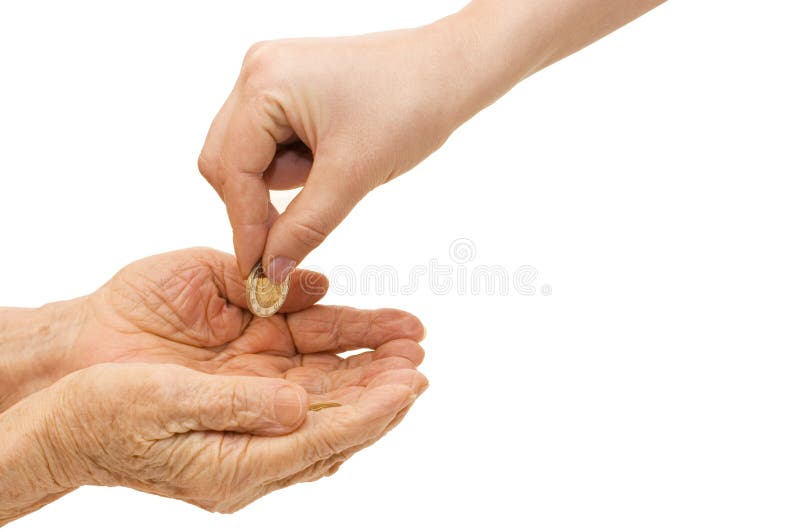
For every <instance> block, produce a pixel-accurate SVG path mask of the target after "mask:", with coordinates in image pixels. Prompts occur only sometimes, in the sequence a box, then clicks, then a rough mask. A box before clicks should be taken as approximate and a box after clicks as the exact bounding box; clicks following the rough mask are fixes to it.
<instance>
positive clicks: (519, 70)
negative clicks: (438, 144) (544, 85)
mask: <svg viewBox="0 0 800 532" xmlns="http://www.w3.org/2000/svg"><path fill="white" fill-rule="evenodd" d="M518 10H519V9H518ZM523 15H524V14H523V13H514V12H513V11H512V9H511V8H510V6H509V5H503V4H502V3H498V2H489V3H483V2H472V3H470V4H469V5H467V6H466V7H465V8H464V9H462V10H461V11H459V12H457V13H455V14H453V15H450V16H448V17H445V18H443V19H440V20H438V21H436V22H434V23H432V24H430V25H429V26H425V27H424V31H426V33H427V34H429V35H430V39H432V40H433V41H434V42H433V43H431V46H433V47H435V48H434V49H436V50H438V53H439V54H440V56H439V58H438V59H439V60H438V61H436V66H437V67H438V68H439V69H440V72H441V74H442V76H441V79H442V82H443V84H444V86H443V87H442V89H441V93H442V94H444V95H446V98H447V102H448V105H449V107H450V114H451V117H452V122H453V124H454V127H453V129H455V128H457V127H458V126H460V125H461V124H463V123H464V122H466V121H467V120H469V119H470V118H471V117H472V116H474V115H475V114H477V113H478V112H479V111H481V110H482V109H483V108H485V107H487V106H489V105H490V104H492V103H493V102H494V101H496V100H497V99H498V98H500V97H501V96H502V95H503V94H505V93H506V92H508V91H509V90H510V89H511V88H513V87H514V85H516V84H517V83H519V82H520V81H522V80H523V79H524V78H525V77H527V76H528V75H529V74H531V73H532V71H533V70H532V68H533V67H532V66H531V65H535V64H536V63H537V59H536V58H535V57H531V56H532V55H533V52H534V51H533V50H531V49H530V47H529V46H527V45H523V43H521V42H520V39H519V36H520V31H519V28H520V27H524V23H523V21H522V20H520V19H524V17H523ZM533 31H535V29H534V28H533V27H532V25H530V24H529V29H528V31H527V32H526V33H530V32H533ZM541 52H542V56H544V54H545V53H546V51H545V50H542V51H541ZM542 62H544V59H542Z"/></svg>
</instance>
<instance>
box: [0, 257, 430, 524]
mask: <svg viewBox="0 0 800 532" xmlns="http://www.w3.org/2000/svg"><path fill="white" fill-rule="evenodd" d="M293 282H294V283H295V284H296V286H295V287H294V289H293V290H292V296H291V297H290V299H289V300H287V302H286V304H285V305H284V308H283V309H282V310H283V313H280V314H277V315H275V316H272V317H270V318H254V317H252V316H251V315H250V314H249V312H247V310H245V309H243V307H244V304H245V303H244V286H243V284H242V282H241V280H240V279H239V277H238V275H236V269H235V263H234V258H233V257H232V256H230V255H227V254H224V253H221V252H217V251H213V250H208V249H189V250H183V251H176V252H172V253H167V254H163V255H158V256H155V257H150V258H148V259H144V260H141V261H139V262H136V263H134V264H132V265H130V266H128V267H126V268H124V269H123V270H122V271H120V272H119V273H118V274H117V275H116V276H114V278H113V279H112V280H111V281H109V282H108V283H107V284H105V285H104V286H103V287H101V288H100V289H99V290H98V291H97V292H95V293H94V294H92V295H90V296H88V297H86V298H79V299H76V300H73V301H68V302H64V303H56V304H52V305H48V306H46V307H44V308H43V309H37V310H19V309H17V310H16V311H15V310H14V309H7V310H4V311H3V312H2V313H0V318H4V319H0V336H2V337H0V340H4V341H2V342H0V344H1V345H2V349H0V365H5V366H6V367H7V368H9V369H10V370H11V371H9V372H3V375H2V378H0V381H5V382H3V383H2V384H3V386H2V387H0V390H2V391H4V394H3V396H4V397H5V398H6V401H5V406H6V407H9V406H10V408H9V409H8V410H7V411H6V412H5V413H3V414H2V415H0V434H2V435H3V443H4V447H3V449H2V451H1V452H0V493H2V497H0V524H2V523H3V522H5V521H8V520H11V519H14V518H16V517H19V516H20V515H22V514H24V513H27V512H30V511H33V510H35V509H36V508H38V507H39V506H41V505H43V504H46V503H47V502H49V501H51V500H54V499H55V498H57V497H59V496H61V495H63V494H64V493H66V492H68V491H70V490H71V489H74V488H75V487H77V486H80V485H84V484H98V485H123V486H129V487H133V488H136V489H140V490H143V491H148V492H152V493H157V494H160V495H165V496H169V497H176V498H180V499H183V500H186V501H189V502H191V503H193V504H197V505H199V506H201V507H203V508H207V509H210V510H216V511H233V510H235V509H237V508H240V507H242V506H244V505H245V504H247V503H248V502H250V501H252V500H254V499H256V498H258V497H260V496H262V495H264V494H266V493H268V492H270V491H272V490H275V489H278V488H280V487H285V486H288V485H290V484H293V483H295V482H301V481H306V480H313V479H315V478H318V477H320V476H322V475H325V474H330V473H332V472H333V471H335V470H336V468H337V467H338V465H339V464H340V463H341V462H342V461H344V460H346V459H347V458H348V457H349V456H351V455H352V454H353V453H355V452H356V451H358V450H359V449H361V448H363V447H365V446H367V445H370V444H371V443H373V442H374V441H376V440H377V439H378V438H380V436H382V435H383V434H384V433H385V432H386V431H388V430H389V429H390V428H391V427H392V426H394V424H396V423H398V422H399V421H400V419H402V416H403V414H404V413H405V411H406V410H407V408H408V407H409V405H410V404H411V402H413V400H414V398H415V397H416V396H417V395H419V394H420V393H421V392H422V391H423V390H424V388H425V387H426V386H427V382H426V380H425V378H424V377H423V376H422V374H420V373H419V372H417V371H416V369H415V367H416V365H418V364H419V363H420V362H421V361H422V357H423V351H422V348H421V347H420V346H419V344H418V343H417V341H418V340H420V339H421V338H422V336H423V333H424V330H423V328H422V325H421V324H420V322H419V320H417V319H416V318H415V317H414V316H412V315H410V314H407V313H405V312H401V311H397V310H388V309H384V310H375V311H363V310H356V309H351V308H346V307H325V306H310V305H312V304H313V302H314V301H316V300H317V299H319V298H320V297H321V295H322V293H324V291H325V288H326V286H327V281H326V280H325V279H324V277H321V276H319V275H318V274H313V273H311V272H302V271H299V272H297V273H296V274H295V276H293ZM309 292H311V293H309ZM11 316H17V319H16V324H15V323H14V320H12V319H10V317H11ZM47 320H50V321H47ZM22 323H24V326H21V325H20V324H22ZM359 348H367V349H368V350H367V351H363V352H361V353H359V354H356V355H353V356H350V357H348V358H342V357H340V356H339V354H340V353H342V352H345V351H350V350H353V349H359ZM9 361H10V362H9ZM31 361H34V362H35V363H31ZM18 367H19V368H22V369H24V371H23V370H20V371H17V369H18ZM64 375H67V376H66V377H63V376H64ZM29 377H31V378H29ZM62 377H63V378H62ZM59 379H60V380H59ZM14 380H17V381H18V382H19V383H20V385H21V386H20V388H19V389H18V390H17V391H16V392H15V393H9V392H8V390H7V389H8V388H9V387H8V386H6V385H7V384H8V382H11V381H14ZM54 381H57V382H55V383H54V384H52V383H53V382H54ZM36 390H39V391H38V392H37V391H36ZM34 392H35V393H34ZM329 401H334V402H339V403H342V404H343V405H344V406H342V407H337V408H330V409H326V410H322V411H319V412H310V413H307V410H308V405H309V404H310V403H316V402H329ZM11 405H13V406H11ZM298 427H300V428H299V429H298ZM293 430H294V431H295V432H292V431H293ZM290 433H291V434H290Z"/></svg>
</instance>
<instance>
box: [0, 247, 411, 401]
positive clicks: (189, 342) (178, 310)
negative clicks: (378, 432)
mask: <svg viewBox="0 0 800 532" xmlns="http://www.w3.org/2000/svg"><path fill="white" fill-rule="evenodd" d="M326 288H327V280H326V279H325V278H324V277H323V276H322V275H320V274H317V273H313V272H309V271H298V272H296V274H295V275H294V276H293V277H292V288H291V289H290V292H289V294H290V295H289V298H288V299H287V301H286V303H285V304H284V306H283V308H282V309H281V313H279V314H276V315H275V316H272V317H270V318H256V317H253V316H252V315H251V314H250V313H249V312H248V311H247V306H246V303H245V288H244V284H243V282H242V280H241V279H240V278H239V276H238V275H237V274H236V264H235V259H234V258H233V257H232V256H231V255H228V254H226V253H222V252H219V251H215V250H211V249H202V248H195V249H187V250H182V251H174V252H170V253H165V254H162V255H156V256H153V257H149V258H146V259H143V260H140V261H138V262H135V263H133V264H131V265H130V266H127V267H126V268H124V269H123V270H121V271H120V272H119V273H118V274H117V275H115V276H114V277H113V278H112V279H111V281H109V282H108V283H106V284H105V285H104V286H103V287H101V288H100V289H99V290H98V291H97V292H95V293H94V294H91V295H90V296H88V297H84V298H78V299H75V300H72V301H67V302H63V303H54V304H51V305H48V306H46V307H43V308H42V309H36V310H28V309H8V310H6V311H5V312H4V313H0V322H2V321H3V320H2V316H3V314H5V315H8V316H9V318H8V319H7V320H6V323H7V325H6V327H5V329H6V330H16V331H17V334H16V336H17V338H14V337H11V338H8V337H3V336H0V339H2V340H4V341H3V342H0V343H1V344H2V348H0V355H2V351H7V352H10V353H12V354H13V356H14V357H16V359H17V360H19V363H18V364H16V365H15V366H14V367H13V368H9V371H7V372H3V374H2V375H0V384H2V385H0V392H3V393H2V394H1V395H0V411H1V410H2V409H4V408H7V407H9V406H10V405H11V404H13V403H14V402H16V401H18V400H20V399H21V398H23V397H24V396H25V395H28V394H30V393H32V392H34V391H36V390H39V389H41V388H44V387H46V386H47V385H49V384H51V383H52V382H55V381H56V380H58V379H59V378H61V377H63V376H64V375H66V374H68V373H71V372H73V371H77V370H79V369H82V368H86V367H88V366H91V365H93V364H98V363H103V362H159V363H172V364H179V365H182V366H186V367H189V368H192V369H196V370H199V371H203V372H206V373H216V374H229V375H259V376H269V377H283V378H286V379H288V380H291V381H297V382H300V383H301V384H303V385H304V386H307V387H308V389H309V391H311V392H313V393H316V392H317V391H324V390H325V387H326V386H328V385H329V382H328V381H329V380H330V379H342V378H351V377H352V375H353V372H352V371H351V370H352V368H348V367H347V362H345V361H343V360H341V359H339V357H337V356H336V354H337V353H340V352H343V351H348V350H352V349H359V348H367V349H376V348H378V347H380V350H379V351H380V352H379V353H376V354H370V355H363V356H362V357H361V359H367V358H369V357H373V358H375V357H376V359H375V360H373V361H372V363H374V364H378V365H379V367H381V368H384V369H388V368H395V369H401V368H413V367H415V366H416V364H418V363H419V362H420V361H421V359H422V348H421V347H420V346H419V344H418V343H417V342H418V341H419V340H421V339H422V336H423V334H424V329H423V327H422V324H421V323H420V322H419V320H418V319H417V318H415V317H414V316H412V315H411V314H408V313H406V312H402V311H399V310H391V309H381V310H356V309H352V308H346V307H326V306H313V307H312V306H311V305H312V304H313V303H314V302H315V301H317V300H319V299H320V298H321V297H322V295H323V294H324V293H325V290H326ZM309 307H310V308H309ZM9 320H11V321H12V322H13V321H16V322H17V323H18V325H14V324H13V323H8V321H9ZM2 325H3V324H2V323H0V333H2V332H3V329H4V327H3V326H2ZM23 330H25V331H29V333H28V334H20V333H19V332H20V331H23ZM42 331H46V334H43V333H42ZM40 344H41V345H40ZM303 355H306V356H303ZM309 355H311V356H309ZM26 359H30V360H26ZM361 359H359V360H361ZM3 361H4V357H3V356H0V366H2V365H3ZM319 367H322V368H323V370H324V371H320V370H319ZM23 369H25V371H24V372H22V370H23ZM329 370H331V371H334V372H333V373H331V374H328V373H327V371H329ZM347 375H350V377H347ZM3 381H6V382H3ZM3 397H5V400H3Z"/></svg>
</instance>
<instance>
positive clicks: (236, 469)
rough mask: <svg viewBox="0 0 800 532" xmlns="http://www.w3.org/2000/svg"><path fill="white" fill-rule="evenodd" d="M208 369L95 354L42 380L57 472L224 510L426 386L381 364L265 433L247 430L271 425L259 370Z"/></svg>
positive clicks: (375, 434)
mask: <svg viewBox="0 0 800 532" xmlns="http://www.w3.org/2000/svg"><path fill="white" fill-rule="evenodd" d="M219 379H220V377H209V376H207V375H204V374H202V373H199V372H195V371H193V370H189V369H187V368H183V367H179V366H175V365H154V364H101V365H97V366H93V367H92V368H89V369H86V370H83V371H80V372H77V373H74V374H72V375H70V376H69V377H67V378H66V379H64V380H62V381H60V382H59V383H57V385H55V386H54V387H53V389H47V390H45V391H44V392H43V393H44V394H45V395H46V398H45V400H47V401H48V402H49V403H50V409H55V411H56V412H58V414H57V415H55V416H52V418H53V419H56V421H55V425H54V426H52V427H50V429H49V431H50V433H49V435H48V437H47V439H48V441H50V442H54V443H53V445H54V446H55V448H56V449H57V451H56V452H57V454H58V455H59V456H60V457H68V458H67V459H66V460H64V461H63V463H61V464H60V465H59V470H60V476H59V477H58V482H59V484H60V485H62V486H70V487H72V486H77V485H84V484H95V485H112V486H113V485H123V486H129V487H132V488H136V489H138V490H142V491H147V492H150V493H156V494H159V495H164V496H168V497H173V498H179V499H182V500H185V501H187V502H190V503H192V504H195V505H197V506H200V507H202V508H205V509H207V510H212V511H219V512H232V511H235V510H237V509H239V508H241V507H243V506H245V505H246V504H248V503H250V502H252V501H253V500H256V499H258V498H259V497H262V496H263V495H265V494H267V493H269V492H271V491H274V490H276V489H280V488H283V487H286V486H289V485H291V484H294V483H297V482H305V481H312V480H315V479H318V478H320V477H322V476H325V475H330V474H332V473H333V472H335V471H336V470H337V469H338V467H339V465H340V464H341V463H342V462H343V461H345V460H346V459H348V458H349V457H350V456H352V454H353V453H355V452H357V451H358V450H360V449H362V448H364V447H366V446H368V445H370V444H372V443H373V442H375V441H376V440H377V439H379V438H380V437H381V436H383V435H384V434H385V433H386V432H387V431H388V430H390V429H391V428H392V427H393V426H394V425H395V424H397V423H398V422H399V421H400V420H401V419H402V417H403V415H404V414H405V412H406V411H407V409H408V408H409V407H410V405H411V403H412V402H413V401H414V399H415V398H416V397H417V396H418V395H419V394H420V393H422V391H424V389H425V387H426V386H427V382H426V380H425V378H424V377H423V376H422V374H420V373H418V372H417V371H415V370H412V369H401V370H388V371H382V372H379V373H376V374H374V375H372V376H370V377H369V378H365V379H363V380H362V381H361V383H359V384H358V385H349V386H341V387H338V388H336V389H332V390H331V391H329V392H327V393H326V394H324V395H325V398H326V400H335V401H338V402H340V403H342V404H343V406H341V407H338V408H330V409H326V410H321V411H319V412H310V413H309V414H308V417H307V418H306V420H305V423H303V425H302V426H301V427H300V428H299V429H298V430H296V431H294V432H292V433H290V434H285V435H282V436H274V435H273V436H270V435H255V434H253V432H256V433H258V432H262V431H263V432H265V433H266V434H269V433H270V431H272V430H274V426H273V425H272V424H271V422H270V419H269V418H270V404H269V402H270V401H269V399H270V397H271V394H270V393H269V392H263V390H264V389H265V388H266V389H269V387H270V386H269V383H267V382H266V381H268V380H270V379H263V378H253V377H225V378H224V379H225V380H224V381H222V382H220V380H219ZM228 379H230V380H228ZM36 395H40V394H36ZM34 397H36V396H34ZM144 398H146V400H143V399H144Z"/></svg>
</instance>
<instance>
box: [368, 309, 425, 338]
mask: <svg viewBox="0 0 800 532" xmlns="http://www.w3.org/2000/svg"><path fill="white" fill-rule="evenodd" d="M376 312H377V313H378V319H379V320H380V321H381V322H382V324H383V325H384V326H385V328H386V329H387V330H389V331H391V338H389V339H401V338H406V339H409V340H415V341H417V342H421V341H422V339H423V338H424V337H425V327H424V326H423V325H422V322H421V321H420V319H419V318H417V317H416V316H414V315H413V314H410V313H408V312H405V311H403V310H397V309H380V310H378V311H376Z"/></svg>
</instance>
